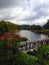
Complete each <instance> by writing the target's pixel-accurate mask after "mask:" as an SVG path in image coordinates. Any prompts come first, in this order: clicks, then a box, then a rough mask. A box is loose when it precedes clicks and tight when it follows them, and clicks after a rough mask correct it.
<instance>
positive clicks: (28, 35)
mask: <svg viewBox="0 0 49 65" xmlns="http://www.w3.org/2000/svg"><path fill="white" fill-rule="evenodd" d="M19 34H20V36H22V37H26V38H27V39H28V40H29V41H31V40H42V39H45V38H47V37H48V36H47V35H44V34H38V33H34V32H31V31H29V30H21V31H19Z"/></svg>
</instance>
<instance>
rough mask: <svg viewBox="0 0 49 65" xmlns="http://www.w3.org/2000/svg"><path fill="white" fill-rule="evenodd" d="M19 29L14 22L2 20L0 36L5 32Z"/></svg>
mask: <svg viewBox="0 0 49 65" xmlns="http://www.w3.org/2000/svg"><path fill="white" fill-rule="evenodd" d="M16 29H17V26H16V25H15V24H14V23H10V22H8V21H4V20H2V21H0V36H1V35H2V34H4V33H7V32H11V31H14V30H16Z"/></svg>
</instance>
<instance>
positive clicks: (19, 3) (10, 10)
mask: <svg viewBox="0 0 49 65" xmlns="http://www.w3.org/2000/svg"><path fill="white" fill-rule="evenodd" d="M47 19H49V0H0V20H8V21H11V22H13V23H16V24H30V25H32V24H39V25H43V24H45V23H46V22H47Z"/></svg>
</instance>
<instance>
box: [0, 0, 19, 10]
mask: <svg viewBox="0 0 49 65" xmlns="http://www.w3.org/2000/svg"><path fill="white" fill-rule="evenodd" d="M17 4H18V0H0V9H2V8H7V7H8V8H10V7H14V6H16V5H17Z"/></svg>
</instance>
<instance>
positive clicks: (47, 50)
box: [27, 44, 49, 65]
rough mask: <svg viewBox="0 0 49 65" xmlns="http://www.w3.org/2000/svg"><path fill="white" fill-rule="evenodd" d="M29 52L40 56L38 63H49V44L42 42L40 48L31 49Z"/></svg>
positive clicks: (47, 64)
mask: <svg viewBox="0 0 49 65" xmlns="http://www.w3.org/2000/svg"><path fill="white" fill-rule="evenodd" d="M27 54H29V55H32V56H36V57H37V58H38V61H37V64H38V65H49V44H42V45H41V46H40V47H39V48H38V50H34V51H33V52H31V51H29V52H27Z"/></svg>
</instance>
